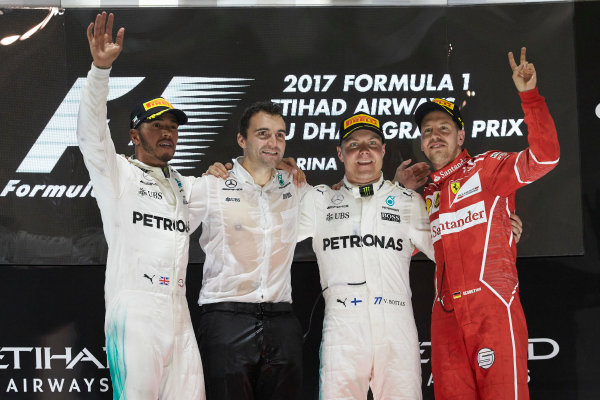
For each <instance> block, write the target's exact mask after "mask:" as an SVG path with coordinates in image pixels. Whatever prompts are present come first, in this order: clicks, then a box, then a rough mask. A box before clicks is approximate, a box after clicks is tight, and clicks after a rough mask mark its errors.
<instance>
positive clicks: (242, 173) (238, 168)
mask: <svg viewBox="0 0 600 400" xmlns="http://www.w3.org/2000/svg"><path fill="white" fill-rule="evenodd" d="M243 162H244V156H239V157H237V158H235V159H234V160H233V168H232V169H231V171H232V172H233V174H234V175H235V176H237V177H238V178H239V179H241V180H243V181H245V182H247V183H250V184H253V185H254V184H255V182H254V178H253V177H252V175H250V172H248V170H247V169H246V168H244V166H243V165H242V163H243ZM275 172H276V170H275V169H273V170H272V171H271V182H272V181H273V179H275Z"/></svg>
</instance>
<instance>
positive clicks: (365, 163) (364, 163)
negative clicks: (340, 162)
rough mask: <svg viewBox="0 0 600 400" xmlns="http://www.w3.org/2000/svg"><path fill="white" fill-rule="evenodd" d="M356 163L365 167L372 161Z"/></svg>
mask: <svg viewBox="0 0 600 400" xmlns="http://www.w3.org/2000/svg"><path fill="white" fill-rule="evenodd" d="M358 163H359V164H361V165H367V164H371V163H372V161H359V162H358Z"/></svg>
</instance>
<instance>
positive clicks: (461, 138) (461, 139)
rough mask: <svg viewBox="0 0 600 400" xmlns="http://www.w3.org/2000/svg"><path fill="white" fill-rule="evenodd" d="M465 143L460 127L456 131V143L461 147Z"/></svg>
mask: <svg viewBox="0 0 600 400" xmlns="http://www.w3.org/2000/svg"><path fill="white" fill-rule="evenodd" d="M464 143H465V130H464V129H461V130H460V131H458V145H459V146H460V147H462V145H463V144H464Z"/></svg>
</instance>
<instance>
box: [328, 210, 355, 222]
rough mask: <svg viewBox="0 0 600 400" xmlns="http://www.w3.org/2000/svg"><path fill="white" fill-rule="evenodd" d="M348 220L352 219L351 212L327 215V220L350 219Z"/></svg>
mask: <svg viewBox="0 0 600 400" xmlns="http://www.w3.org/2000/svg"><path fill="white" fill-rule="evenodd" d="M348 218H350V213H349V212H339V213H327V216H326V217H325V220H326V221H332V220H334V219H348Z"/></svg>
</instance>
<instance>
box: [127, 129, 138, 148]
mask: <svg viewBox="0 0 600 400" xmlns="http://www.w3.org/2000/svg"><path fill="white" fill-rule="evenodd" d="M138 133H139V132H138V130H137V129H133V128H132V129H130V130H129V138H130V139H131V142H132V143H133V144H134V145H135V146H137V145H139V144H140V137H139V135H138Z"/></svg>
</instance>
